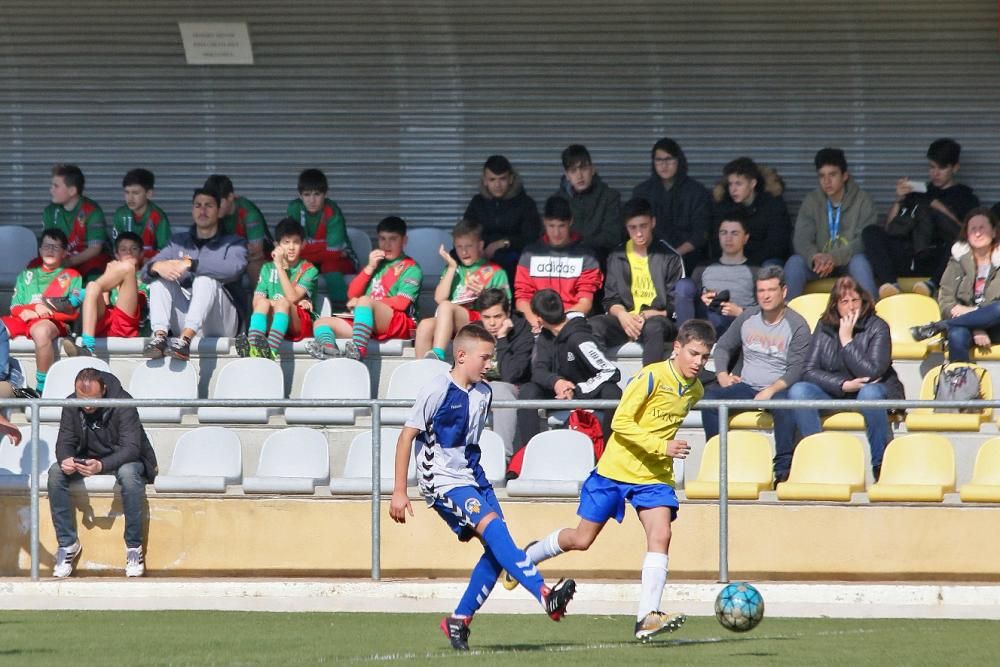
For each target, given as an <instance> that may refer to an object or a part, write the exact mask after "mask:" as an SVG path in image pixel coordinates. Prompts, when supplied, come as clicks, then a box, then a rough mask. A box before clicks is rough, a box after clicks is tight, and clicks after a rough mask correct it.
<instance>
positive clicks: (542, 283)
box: [514, 196, 603, 333]
mask: <svg viewBox="0 0 1000 667" xmlns="http://www.w3.org/2000/svg"><path fill="white" fill-rule="evenodd" d="M542 225H543V226H544V228H545V234H544V235H543V236H542V238H541V239H540V240H539V241H536V242H535V243H532V244H531V245H529V246H528V247H527V248H525V249H524V252H523V253H521V258H520V260H519V261H518V265H517V277H516V278H515V280H514V307H515V308H517V310H519V311H520V312H521V313H522V314H523V315H524V317H525V318H526V319H527V320H528V323H529V324H531V328H532V330H533V331H534V332H535V333H538V332H539V331H540V330H541V321H540V320H539V318H538V316H536V315H535V314H534V312H532V310H531V298H532V297H533V296H534V295H535V293H536V292H537V291H538V290H541V289H552V290H555V291H556V292H557V293H558V294H559V297H560V299H561V300H562V302H563V304H564V305H565V306H566V309H567V310H570V311H573V312H578V313H583V314H584V315H587V314H589V313H590V311H591V309H592V308H593V306H594V294H595V293H596V292H597V290H598V289H600V287H601V283H602V282H603V277H602V275H601V267H600V265H599V264H598V261H597V257H596V256H595V255H594V253H593V251H591V250H590V249H589V248H588V247H586V246H584V245H583V244H582V243H581V237H580V234H578V233H577V232H576V230H574V229H572V225H573V212H572V210H571V209H570V206H569V202H568V201H567V200H566V199H564V198H562V197H557V196H552V197H549V198H548V200H547V201H546V202H545V211H544V213H543V216H542Z"/></svg>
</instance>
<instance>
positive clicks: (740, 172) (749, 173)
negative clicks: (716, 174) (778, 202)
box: [722, 157, 764, 192]
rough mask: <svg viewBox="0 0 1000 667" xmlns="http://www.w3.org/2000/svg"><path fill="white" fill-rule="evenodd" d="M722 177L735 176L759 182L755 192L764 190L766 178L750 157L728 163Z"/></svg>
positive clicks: (739, 158)
mask: <svg viewBox="0 0 1000 667" xmlns="http://www.w3.org/2000/svg"><path fill="white" fill-rule="evenodd" d="M722 175H723V176H724V177H725V178H729V177H730V176H733V175H736V176H742V177H743V178H745V179H747V180H748V181H757V185H755V186H754V190H756V191H758V192H760V191H761V190H763V189H764V178H763V176H761V174H760V167H758V166H757V163H756V162H754V161H753V160H751V159H750V158H748V157H738V158H736V159H735V160H730V161H729V162H727V163H726V166H725V167H723V168H722Z"/></svg>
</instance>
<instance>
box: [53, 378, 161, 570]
mask: <svg viewBox="0 0 1000 667" xmlns="http://www.w3.org/2000/svg"><path fill="white" fill-rule="evenodd" d="M74 388H75V389H76V391H75V392H73V393H72V394H70V395H69V396H68V397H67V398H82V399H99V398H132V397H131V396H130V395H129V394H128V392H126V391H125V390H124V389H122V385H121V382H119V381H118V378H116V377H115V376H114V375H112V374H111V373H106V372H104V371H99V370H97V369H95V368H84V369H83V370H81V371H80V372H79V373H78V374H77V376H76V382H75V384H74ZM92 475H114V476H115V477H116V478H117V480H118V484H119V486H120V487H121V494H122V506H123V508H124V513H125V547H126V550H125V574H126V575H127V576H129V577H141V576H142V575H143V573H144V572H145V560H144V558H143V553H142V533H143V530H142V523H143V515H144V514H145V508H146V484H147V483H151V482H152V481H153V479H154V478H155V477H156V454H155V453H154V452H153V448H152V446H151V445H150V444H149V438H148V437H146V432H145V431H144V430H143V428H142V424H141V423H139V411H138V410H136V409H135V408H120V407H119V408H96V407H84V408H63V411H62V421H61V423H60V424H59V438H58V440H56V462H55V463H53V464H52V467H51V468H49V484H48V489H49V506H50V508H51V510H52V523H53V524H54V525H55V530H56V538H57V539H58V541H59V551H58V552H57V553H56V564H55V567H54V568H53V571H52V574H53V576H55V577H59V578H62V577H68V576H69V575H71V574H73V568H74V567H75V565H76V561H77V559H78V558H79V557H80V552H81V550H82V548H81V546H80V542H79V540H78V539H77V532H76V515H75V513H74V508H73V505H72V502H71V500H70V488H69V485H70V482H72V481H73V480H77V479H80V478H82V477H90V476H92Z"/></svg>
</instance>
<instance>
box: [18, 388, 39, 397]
mask: <svg viewBox="0 0 1000 667" xmlns="http://www.w3.org/2000/svg"><path fill="white" fill-rule="evenodd" d="M11 391H13V392H14V398H41V397H42V395H41V394H40V393H38V391H37V390H35V389H32V388H31V387H13V388H12V389H11Z"/></svg>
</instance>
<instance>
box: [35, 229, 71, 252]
mask: <svg viewBox="0 0 1000 667" xmlns="http://www.w3.org/2000/svg"><path fill="white" fill-rule="evenodd" d="M45 239H49V240H52V241H59V243H61V244H62V247H63V250H65V249H66V248H68V247H69V238H67V237H66V232H64V231H63V230H61V229H59V228H57V227H49V228H48V229H43V230H42V235H41V236H39V237H38V247H39V248H41V247H42V243H43V242H44V241H45Z"/></svg>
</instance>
